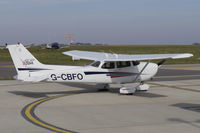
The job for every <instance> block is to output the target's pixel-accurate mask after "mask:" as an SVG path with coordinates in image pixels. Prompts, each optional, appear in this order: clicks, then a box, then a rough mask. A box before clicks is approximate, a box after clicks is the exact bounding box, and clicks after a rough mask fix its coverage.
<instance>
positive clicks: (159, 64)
mask: <svg viewBox="0 0 200 133" xmlns="http://www.w3.org/2000/svg"><path fill="white" fill-rule="evenodd" d="M165 61H166V60H161V61H160V62H158V63H157V65H158V66H161V65H162V64H164V63H165Z"/></svg>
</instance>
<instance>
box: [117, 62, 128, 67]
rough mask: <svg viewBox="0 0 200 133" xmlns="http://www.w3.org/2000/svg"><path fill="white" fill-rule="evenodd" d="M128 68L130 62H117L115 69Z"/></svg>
mask: <svg viewBox="0 0 200 133" xmlns="http://www.w3.org/2000/svg"><path fill="white" fill-rule="evenodd" d="M129 66H131V63H130V61H119V62H117V68H122V67H129Z"/></svg>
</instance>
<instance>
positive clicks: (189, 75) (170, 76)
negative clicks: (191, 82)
mask: <svg viewBox="0 0 200 133" xmlns="http://www.w3.org/2000/svg"><path fill="white" fill-rule="evenodd" d="M182 77H183V76H155V77H154V78H182ZM184 77H200V75H184Z"/></svg>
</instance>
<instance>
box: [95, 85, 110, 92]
mask: <svg viewBox="0 0 200 133" xmlns="http://www.w3.org/2000/svg"><path fill="white" fill-rule="evenodd" d="M97 87H98V91H101V92H102V91H109V88H110V86H109V84H97Z"/></svg>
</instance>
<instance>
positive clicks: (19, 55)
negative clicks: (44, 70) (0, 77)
mask: <svg viewBox="0 0 200 133" xmlns="http://www.w3.org/2000/svg"><path fill="white" fill-rule="evenodd" d="M7 48H8V50H9V52H10V55H11V58H12V60H13V63H14V65H15V69H16V71H17V73H18V79H19V80H23V79H24V78H26V77H28V76H29V70H30V69H31V68H32V69H35V68H39V67H41V66H43V64H41V63H40V62H39V61H38V60H37V59H36V58H35V57H34V56H33V55H32V54H31V53H30V52H29V51H28V50H27V49H26V48H25V47H24V46H23V45H22V44H14V45H8V46H7Z"/></svg>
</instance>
